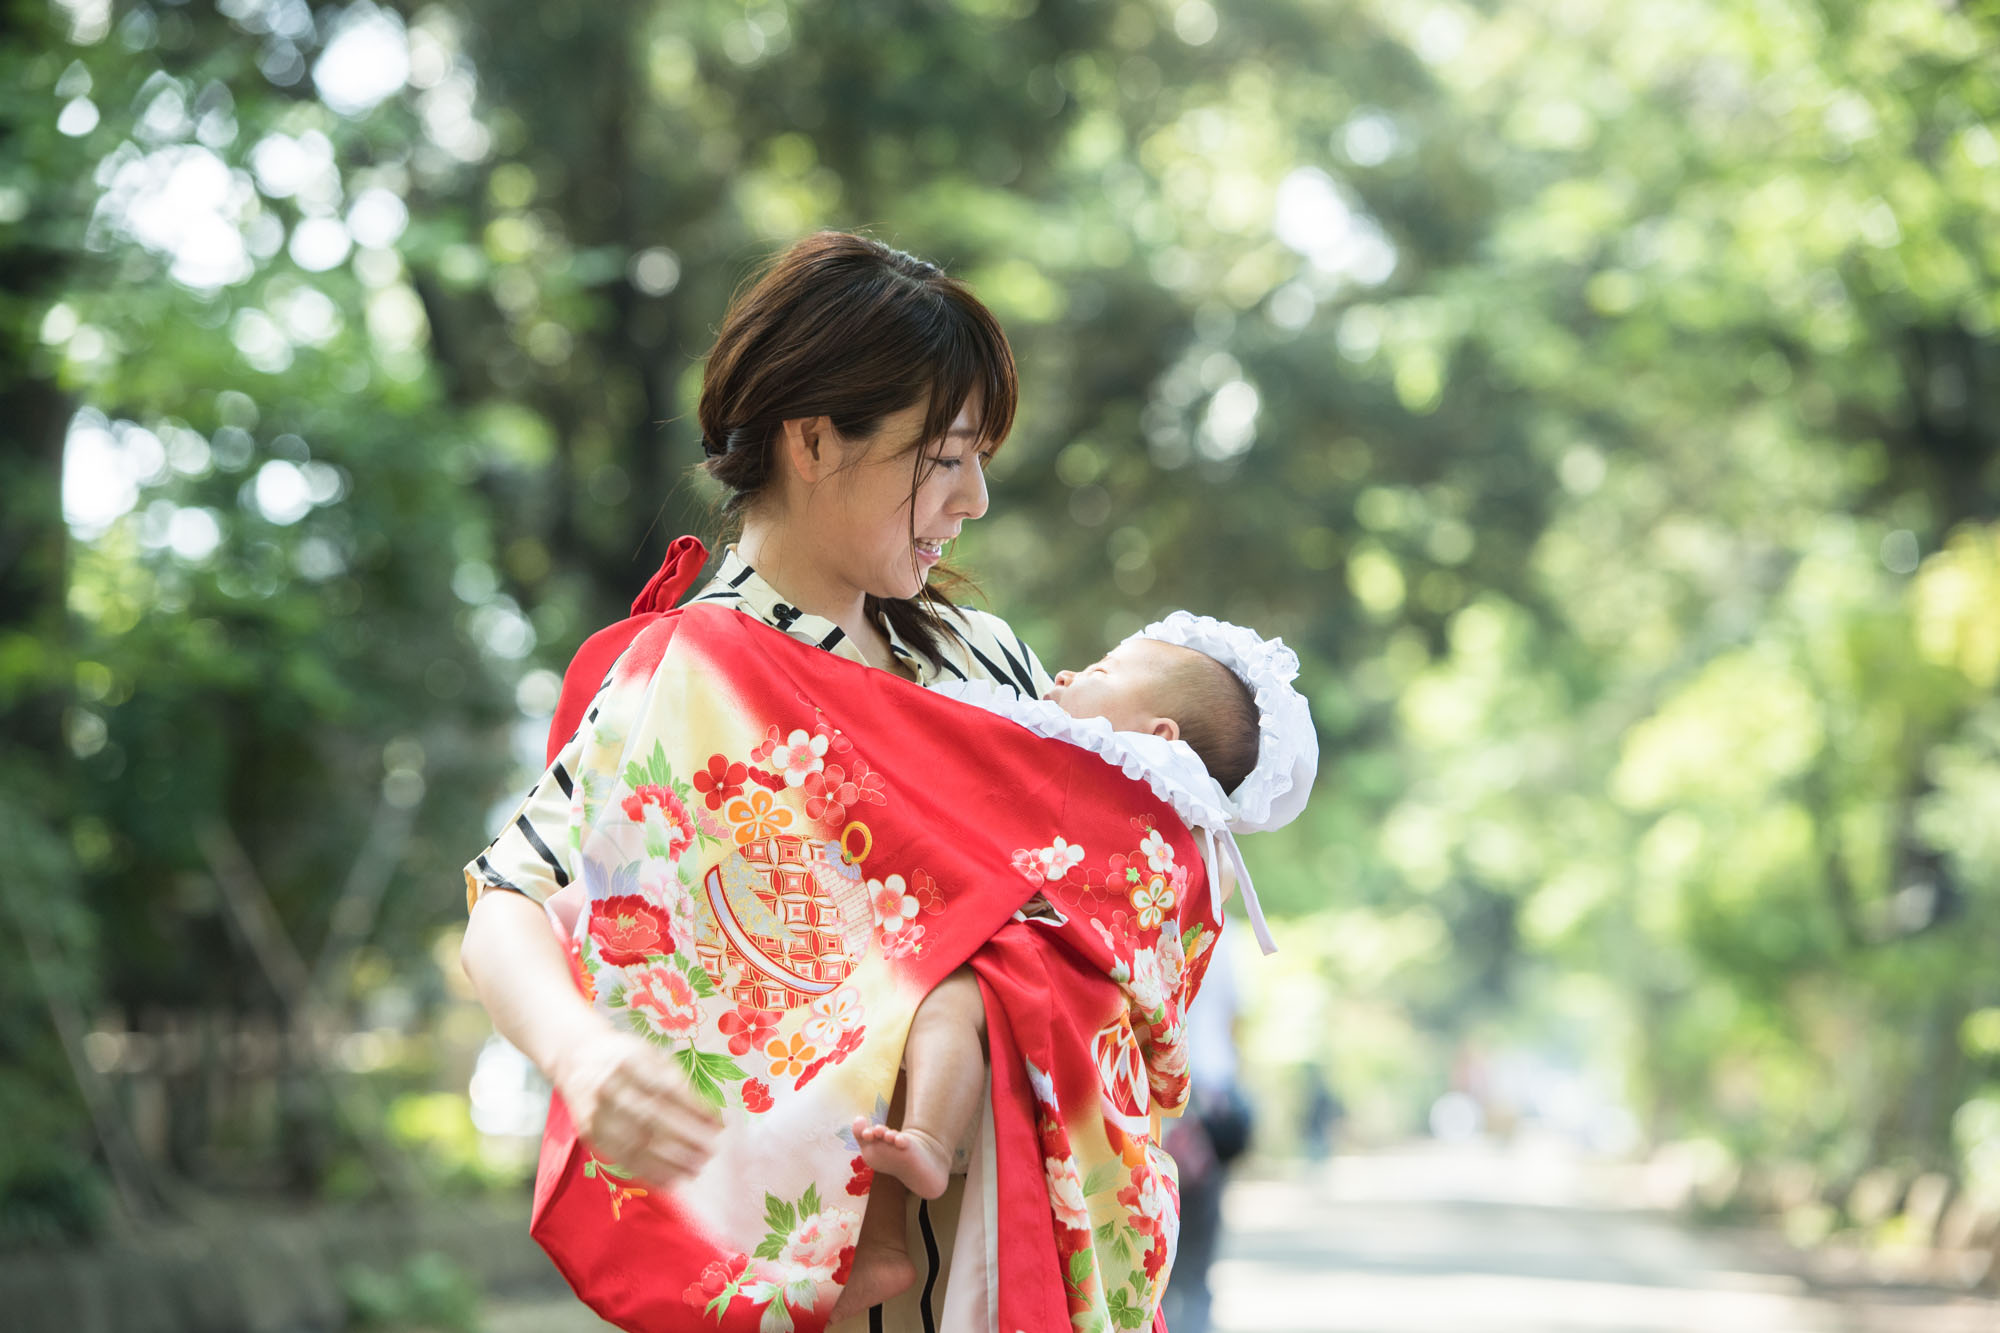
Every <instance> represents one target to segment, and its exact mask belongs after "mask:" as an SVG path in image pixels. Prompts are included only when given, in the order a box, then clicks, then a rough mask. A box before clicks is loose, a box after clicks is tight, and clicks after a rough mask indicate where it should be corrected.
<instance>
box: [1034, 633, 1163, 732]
mask: <svg viewBox="0 0 2000 1333" xmlns="http://www.w3.org/2000/svg"><path fill="white" fill-rule="evenodd" d="M1191 651H1193V650H1192V649H1188V648H1183V647H1181V646H1180V645H1178V644H1172V643H1160V642H1159V641H1157V640H1154V639H1128V640H1127V641H1125V642H1124V643H1121V644H1119V645H1118V646H1117V647H1116V648H1113V649H1112V650H1111V651H1110V652H1108V653H1106V654H1105V655H1104V656H1103V657H1101V658H1099V659H1098V660H1097V661H1095V662H1092V663H1091V664H1090V665H1089V666H1087V667H1085V668H1084V669H1083V670H1081V671H1058V672H1057V673H1056V676H1055V685H1054V687H1053V688H1051V689H1050V690H1049V692H1048V693H1046V694H1044V695H1043V696H1042V697H1043V698H1044V699H1047V700H1048V701H1049V702H1050V703H1053V704H1055V705H1056V706H1057V707H1059V708H1061V709H1062V710H1063V711H1064V712H1065V713H1068V714H1069V715H1070V716H1071V717H1101V718H1103V719H1104V720H1105V721H1107V722H1109V723H1110V724H1111V728H1112V730H1114V731H1143V732H1152V733H1155V734H1161V735H1165V736H1167V737H1168V738H1169V739H1173V738H1175V737H1177V736H1178V735H1179V732H1180V728H1179V726H1178V725H1177V724H1175V723H1174V722H1173V720H1172V719H1170V718H1168V717H1167V716H1166V715H1165V714H1166V712H1167V706H1168V698H1169V694H1170V691H1169V689H1168V687H1167V678H1168V671H1169V668H1170V667H1171V665H1172V662H1173V657H1174V654H1176V653H1185V652H1191ZM1161 723H1165V724H1166V728H1168V729H1166V730H1163V729H1162V728H1161V726H1160V724H1161Z"/></svg>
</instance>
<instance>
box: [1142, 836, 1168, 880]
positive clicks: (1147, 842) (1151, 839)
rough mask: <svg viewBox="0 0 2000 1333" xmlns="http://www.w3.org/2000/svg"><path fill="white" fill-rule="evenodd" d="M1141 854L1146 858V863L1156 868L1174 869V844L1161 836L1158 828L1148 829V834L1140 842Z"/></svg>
mask: <svg viewBox="0 0 2000 1333" xmlns="http://www.w3.org/2000/svg"><path fill="white" fill-rule="evenodd" d="M1139 854H1140V855H1141V856H1143V857H1145V858H1146V864H1147V865H1149V866H1151V867H1152V868H1153V869H1154V870H1171V869H1173V865H1174V848H1173V844H1172V843H1170V842H1168V841H1167V840H1166V839H1165V838H1163V837H1161V836H1160V831H1159V830H1158V829H1156V828H1153V829H1147V830H1146V836H1145V837H1144V838H1143V839H1142V840H1141V841H1140V843H1139Z"/></svg>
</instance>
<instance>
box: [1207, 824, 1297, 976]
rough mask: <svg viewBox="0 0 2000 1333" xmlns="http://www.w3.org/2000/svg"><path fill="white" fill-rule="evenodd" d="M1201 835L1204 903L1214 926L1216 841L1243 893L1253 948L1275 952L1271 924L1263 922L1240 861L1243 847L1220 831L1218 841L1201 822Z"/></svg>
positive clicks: (1218, 880)
mask: <svg viewBox="0 0 2000 1333" xmlns="http://www.w3.org/2000/svg"><path fill="white" fill-rule="evenodd" d="M1201 836H1202V838H1203V839H1204V840H1205V841H1206V843H1207V846H1206V848H1205V853H1206V857H1207V860H1208V905H1209V908H1210V909H1211V910H1212V911H1213V912H1214V913H1215V923H1216V924H1217V925H1218V926H1219V925H1221V924H1222V875H1221V873H1220V872H1221V870H1222V857H1221V856H1220V855H1218V848H1217V843H1218V841H1219V842H1220V844H1221V846H1220V849H1219V850H1220V852H1221V853H1222V854H1223V855H1226V856H1227V857H1228V858H1229V868H1230V871H1231V872H1232V873H1233V874H1234V875H1235V876H1236V888H1237V891H1238V892H1239V893H1241V894H1242V895H1243V910H1244V911H1245V912H1246V913H1248V914H1249V917H1250V930H1251V932H1252V933H1253V934H1255V935H1256V936H1257V947H1258V948H1259V949H1262V950H1263V951H1264V952H1265V953H1266V954H1274V953H1276V952H1277V951H1278V945H1277V941H1275V940H1273V939H1272V938H1271V927H1270V926H1269V925H1268V924H1266V923H1265V921H1264V908H1263V905H1262V904H1261V903H1259V902H1258V901H1257V890H1256V889H1255V888H1253V887H1252V886H1251V884H1250V867H1249V866H1247V865H1245V864H1244V863H1243V849H1242V848H1240V847H1238V846H1237V845H1236V835H1235V834H1233V833H1230V832H1228V831H1227V830H1224V832H1223V834H1222V837H1221V838H1220V839H1219V840H1218V839H1217V838H1216V836H1215V830H1214V829H1212V828H1210V827H1208V826H1207V825H1206V824H1204V825H1202V828H1201Z"/></svg>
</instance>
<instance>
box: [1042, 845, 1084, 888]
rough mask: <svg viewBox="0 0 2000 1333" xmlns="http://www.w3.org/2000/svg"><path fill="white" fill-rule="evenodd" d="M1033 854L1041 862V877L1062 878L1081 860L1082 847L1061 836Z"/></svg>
mask: <svg viewBox="0 0 2000 1333" xmlns="http://www.w3.org/2000/svg"><path fill="white" fill-rule="evenodd" d="M1034 855H1035V859H1036V860H1038V861H1040V862H1041V866H1042V878H1043V879H1047V880H1056V879H1062V878H1063V877H1064V876H1066V875H1068V874H1069V872H1070V871H1072V870H1074V869H1075V868H1076V867H1077V866H1078V865H1080V864H1082V862H1083V848H1081V847H1079V846H1077V845H1076V844H1075V843H1073V842H1066V841H1064V840H1063V839H1061V838H1057V839H1056V840H1055V841H1054V842H1053V843H1051V844H1049V845H1048V846H1047V847H1044V848H1042V849H1041V850H1039V851H1037V852H1036V853H1035V854H1034Z"/></svg>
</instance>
